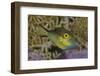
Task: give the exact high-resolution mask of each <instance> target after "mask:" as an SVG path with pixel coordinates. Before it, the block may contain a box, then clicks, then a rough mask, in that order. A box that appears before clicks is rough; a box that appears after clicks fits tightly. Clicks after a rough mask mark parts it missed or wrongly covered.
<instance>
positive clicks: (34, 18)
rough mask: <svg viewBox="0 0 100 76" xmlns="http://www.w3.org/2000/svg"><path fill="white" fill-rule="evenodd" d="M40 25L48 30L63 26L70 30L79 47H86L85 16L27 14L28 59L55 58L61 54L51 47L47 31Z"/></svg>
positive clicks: (86, 20) (86, 19)
mask: <svg viewBox="0 0 100 76" xmlns="http://www.w3.org/2000/svg"><path fill="white" fill-rule="evenodd" d="M40 25H42V26H43V27H45V28H46V29H48V30H53V29H55V28H58V27H64V28H65V29H66V30H69V31H71V32H72V35H73V37H74V38H75V39H76V40H77V41H78V42H79V44H80V47H81V48H85V49H87V41H88V40H87V39H88V38H87V37H88V35H87V32H88V31H87V26H88V18H87V17H72V16H71V17H69V16H43V15H29V16H28V48H29V50H28V51H29V53H28V54H29V57H28V59H29V60H50V59H57V58H59V57H60V55H61V52H59V51H58V49H51V46H52V45H53V43H52V42H51V41H50V40H49V39H48V36H47V32H46V31H45V30H44V29H43V28H41V27H40ZM30 49H31V50H30ZM85 53H86V52H85Z"/></svg>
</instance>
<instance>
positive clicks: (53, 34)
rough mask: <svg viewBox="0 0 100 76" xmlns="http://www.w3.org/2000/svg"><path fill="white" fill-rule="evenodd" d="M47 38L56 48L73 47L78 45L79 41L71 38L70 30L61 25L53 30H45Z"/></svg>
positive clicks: (66, 48)
mask: <svg viewBox="0 0 100 76" xmlns="http://www.w3.org/2000/svg"><path fill="white" fill-rule="evenodd" d="M41 27H42V28H43V29H44V30H45V31H47V35H48V39H49V40H51V41H52V42H53V43H54V44H55V45H56V46H57V47H58V48H60V49H62V50H68V49H74V48H77V47H79V43H78V42H77V41H76V40H75V39H74V38H73V36H72V35H71V32H70V31H68V30H66V29H65V28H63V27H59V28H55V29H54V30H47V29H46V28H45V27H43V26H41Z"/></svg>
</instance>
